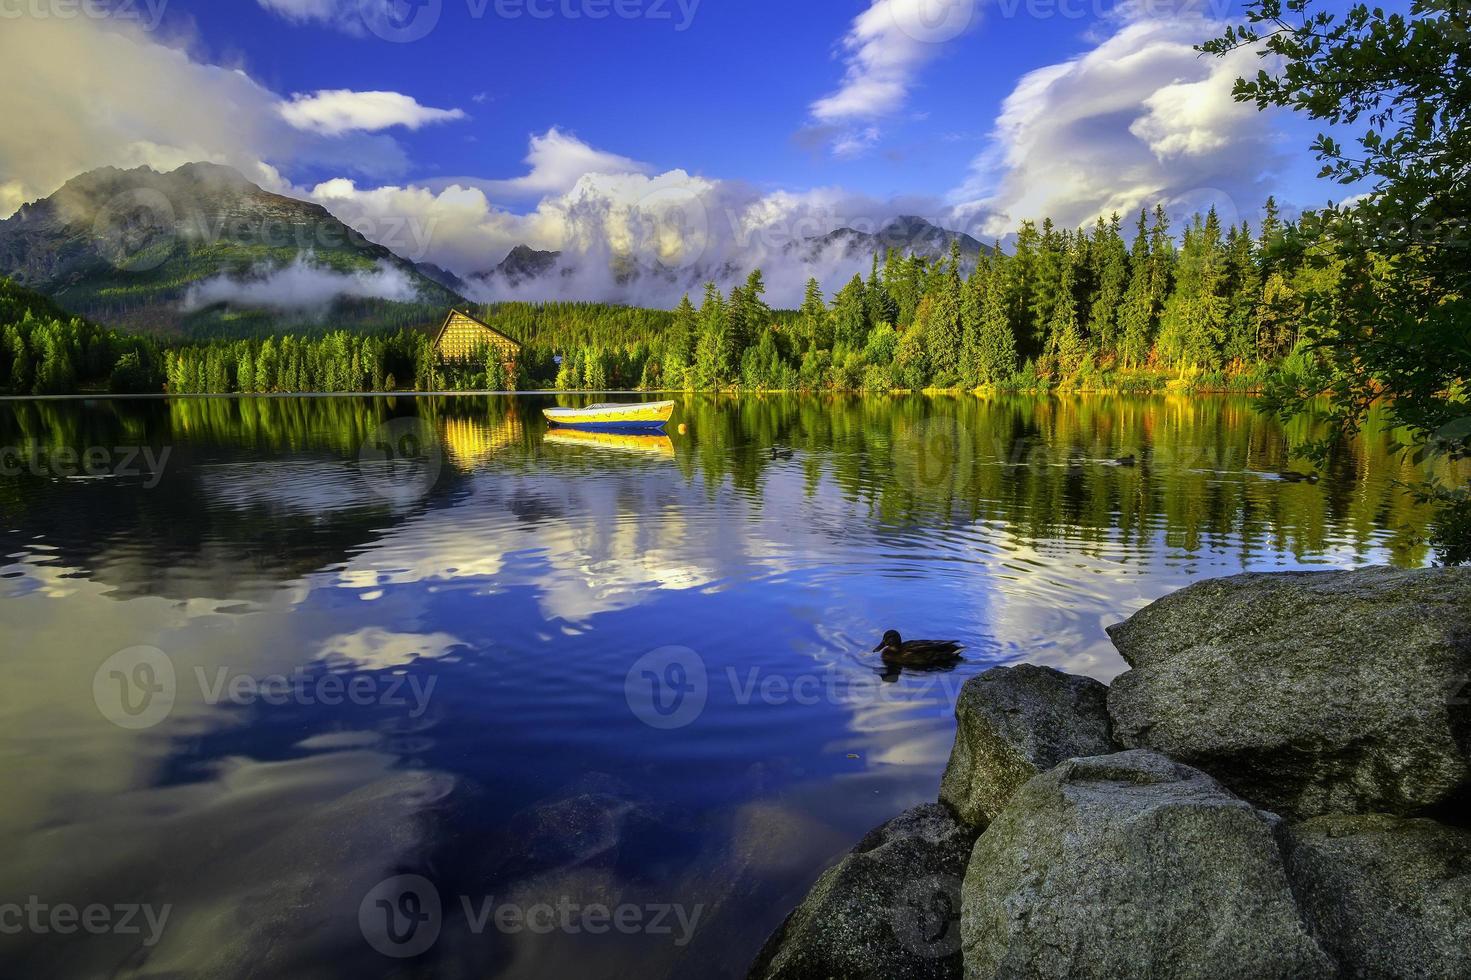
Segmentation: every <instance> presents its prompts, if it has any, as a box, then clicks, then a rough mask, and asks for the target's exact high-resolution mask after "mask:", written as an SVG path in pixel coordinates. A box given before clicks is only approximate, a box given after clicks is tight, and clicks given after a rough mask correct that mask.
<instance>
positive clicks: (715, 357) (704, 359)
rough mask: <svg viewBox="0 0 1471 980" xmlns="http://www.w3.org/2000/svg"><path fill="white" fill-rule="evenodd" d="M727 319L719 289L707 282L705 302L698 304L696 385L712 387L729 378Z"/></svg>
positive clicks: (698, 386) (718, 385) (709, 388)
mask: <svg viewBox="0 0 1471 980" xmlns="http://www.w3.org/2000/svg"><path fill="white" fill-rule="evenodd" d="M729 321H730V317H729V316H728V315H727V310H726V308H725V300H724V298H723V297H722V296H721V295H720V289H719V288H718V287H717V286H716V285H715V284H714V283H713V282H712V283H706V285H705V301H704V302H703V303H702V304H701V305H700V339H699V343H698V345H697V346H696V348H695V387H697V388H701V389H704V390H713V389H716V388H719V387H720V386H721V384H722V383H724V382H726V381H727V380H729V379H730V378H731V377H732V372H730V370H729V364H730V350H729V345H730V336H729V329H730V322H729Z"/></svg>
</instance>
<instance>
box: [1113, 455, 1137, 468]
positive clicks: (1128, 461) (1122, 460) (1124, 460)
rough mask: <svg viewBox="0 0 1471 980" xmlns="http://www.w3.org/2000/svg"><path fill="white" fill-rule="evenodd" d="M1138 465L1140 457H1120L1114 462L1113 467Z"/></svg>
mask: <svg viewBox="0 0 1471 980" xmlns="http://www.w3.org/2000/svg"><path fill="white" fill-rule="evenodd" d="M1138 463H1139V457H1137V456H1133V455H1130V456H1120V457H1119V458H1118V459H1116V460H1114V461H1113V465H1115V466H1136V465H1138Z"/></svg>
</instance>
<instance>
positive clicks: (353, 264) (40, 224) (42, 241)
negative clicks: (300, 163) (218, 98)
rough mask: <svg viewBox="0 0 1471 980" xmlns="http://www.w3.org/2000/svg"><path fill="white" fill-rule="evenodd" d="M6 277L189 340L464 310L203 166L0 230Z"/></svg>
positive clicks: (344, 236)
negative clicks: (455, 308)
mask: <svg viewBox="0 0 1471 980" xmlns="http://www.w3.org/2000/svg"><path fill="white" fill-rule="evenodd" d="M0 274H4V275H7V276H9V277H10V278H11V279H13V280H14V281H16V282H17V283H20V284H21V285H24V286H27V287H29V288H31V289H34V290H36V291H38V292H41V293H44V294H45V295H47V296H50V297H51V298H52V299H54V300H55V301H56V302H57V303H59V304H61V305H62V306H63V307H65V308H66V309H68V310H70V311H72V312H73V313H78V314H81V315H84V316H88V317H91V318H93V319H96V320H99V321H102V322H106V323H109V324H111V325H115V326H121V327H126V328H131V329H137V330H143V331H146V332H154V333H165V334H170V333H172V334H181V333H182V334H186V335H194V336H197V335H220V334H224V335H244V334H250V333H257V332H261V331H262V330H269V329H271V328H272V327H273V326H275V325H276V324H279V323H281V322H282V321H286V322H290V323H293V324H296V323H301V324H306V325H310V324H323V323H331V324H332V325H334V326H339V325H340V326H346V327H349V328H353V329H371V328H374V327H381V326H394V325H407V324H414V323H418V322H420V321H423V320H425V319H426V318H427V319H432V318H433V316H435V315H438V314H440V313H442V311H443V310H444V309H446V308H447V307H449V306H451V305H454V304H456V303H459V302H462V297H460V296H459V295H458V293H457V292H456V291H454V290H453V289H449V288H446V287H445V286H444V285H443V284H441V283H440V282H438V281H436V280H435V279H434V278H432V277H431V276H429V275H426V274H425V273H424V272H421V271H420V270H419V269H418V268H417V267H415V266H414V265H413V264H412V263H410V262H408V261H406V260H404V259H402V258H400V257H399V256H398V255H396V254H394V253H393V252H392V251H391V250H389V249H388V248H385V247H384V246H382V245H379V244H377V243H374V242H371V241H369V240H368V239H366V238H364V237H363V236H362V235H361V234H359V233H358V232H357V231H355V230H353V229H352V228H349V227H348V226H347V225H345V224H343V223H342V222H341V221H339V220H338V219H337V218H335V217H333V216H332V214H331V213H330V212H328V211H327V210H326V209H325V208H323V207H321V206H319V205H316V204H311V203H309V202H306V201H299V200H296V199H295V198H290V197H285V196H282V195H280V194H272V193H270V192H268V191H265V190H262V189H261V188H260V187H258V186H256V185H255V184H253V183H251V182H250V181H249V180H247V179H246V178H245V177H244V176H242V175H241V174H240V173H239V172H238V171H235V170H232V169H230V168H229V167H221V166H216V165H214V164H207V163H193V164H188V165H186V166H183V167H180V168H179V169H177V170H175V171H173V172H171V173H166V174H161V173H157V172H155V171H153V170H151V169H149V168H147V167H142V168H139V169H136V170H117V169H114V168H104V169H101V170H94V171H90V172H88V173H85V174H82V175H81V176H79V177H76V178H73V179H72V180H70V181H68V182H67V183H66V185H65V186H63V187H62V188H61V189H60V190H58V191H57V192H56V193H55V194H53V195H51V196H50V197H48V198H45V199H44V200H41V201H37V202H35V203H32V204H27V205H25V206H23V207H22V208H21V209H20V210H19V211H17V212H16V213H15V214H14V215H12V216H11V217H10V218H8V219H6V220H4V221H0Z"/></svg>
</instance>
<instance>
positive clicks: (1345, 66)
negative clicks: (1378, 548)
mask: <svg viewBox="0 0 1471 980" xmlns="http://www.w3.org/2000/svg"><path fill="white" fill-rule="evenodd" d="M1246 16H1247V23H1246V24H1244V25H1242V26H1238V27H1232V28H1229V29H1228V30H1227V31H1226V32H1225V33H1224V35H1223V36H1221V37H1219V38H1216V39H1215V40H1212V41H1210V42H1208V43H1206V44H1204V45H1202V50H1204V51H1207V52H1210V53H1213V54H1217V55H1222V54H1225V53H1227V52H1229V51H1232V50H1235V49H1237V48H1241V47H1251V48H1254V49H1256V50H1257V51H1258V52H1259V53H1260V54H1262V55H1263V56H1264V59H1265V61H1264V65H1265V67H1264V68H1263V69H1262V70H1261V71H1260V72H1259V73H1258V74H1257V76H1256V77H1255V78H1243V79H1238V81H1237V83H1236V86H1235V97H1236V99H1237V100H1238V101H1241V102H1255V103H1256V104H1257V106H1258V107H1259V108H1263V109H1265V108H1267V107H1269V106H1287V107H1290V108H1292V109H1295V110H1297V111H1300V112H1303V113H1306V114H1307V115H1308V116H1310V117H1312V118H1314V119H1319V120H1322V121H1323V122H1324V123H1327V124H1329V125H1331V126H1335V127H1352V126H1364V127H1365V128H1364V131H1363V133H1362V135H1360V136H1358V137H1357V147H1356V148H1346V147H1345V146H1343V145H1342V144H1341V143H1339V142H1338V141H1337V140H1336V139H1335V138H1334V137H1333V136H1331V135H1328V134H1323V135H1320V136H1319V137H1318V138H1317V140H1316V142H1315V143H1314V150H1315V151H1316V153H1317V155H1318V157H1319V159H1320V160H1322V162H1323V169H1322V172H1321V176H1323V177H1326V178H1329V179H1331V180H1334V181H1337V182H1339V183H1341V184H1346V185H1353V186H1354V187H1355V188H1362V189H1363V190H1362V193H1360V194H1358V195H1356V196H1355V198H1354V199H1353V203H1352V204H1349V205H1340V206H1337V207H1330V208H1326V209H1324V210H1322V211H1318V212H1315V213H1312V214H1308V215H1305V216H1304V217H1303V219H1302V220H1301V222H1299V223H1298V224H1297V226H1296V227H1293V228H1288V229H1286V230H1285V232H1284V235H1283V239H1282V242H1281V244H1280V247H1279V248H1278V249H1277V250H1276V254H1277V255H1280V256H1282V257H1283V258H1284V259H1286V260H1288V261H1291V262H1294V263H1300V264H1301V265H1302V266H1304V267H1305V268H1308V269H1311V270H1317V271H1318V272H1319V273H1320V274H1321V277H1322V278H1321V279H1319V278H1317V277H1313V276H1309V277H1306V278H1305V279H1304V286H1305V288H1304V289H1303V290H1302V291H1301V293H1300V295H1299V296H1298V300H1299V302H1300V309H1301V314H1302V330H1303V335H1304V338H1305V340H1306V342H1307V344H1308V345H1309V346H1310V349H1311V351H1312V352H1313V354H1314V355H1315V356H1314V358H1313V359H1312V360H1311V361H1307V362H1304V364H1303V365H1301V368H1302V369H1301V370H1295V371H1286V372H1283V375H1282V376H1281V378H1280V379H1279V381H1278V383H1276V384H1274V385H1273V387H1272V389H1271V391H1270V392H1269V398H1268V405H1269V407H1271V408H1273V409H1275V410H1276V411H1278V412H1279V413H1281V414H1282V415H1284V416H1289V417H1290V416H1293V415H1296V414H1298V413H1300V412H1302V411H1304V410H1306V409H1307V408H1308V407H1309V404H1310V402H1312V401H1313V400H1314V399H1316V398H1318V397H1319V396H1322V395H1328V396H1330V397H1331V402H1330V406H1331V407H1330V408H1329V409H1328V412H1329V413H1330V416H1331V418H1332V419H1333V420H1334V421H1335V422H1336V423H1337V426H1338V428H1339V429H1340V430H1353V429H1355V428H1357V427H1358V426H1359V425H1360V424H1361V423H1362V421H1363V419H1364V418H1365V417H1366V416H1367V414H1368V412H1369V410H1370V407H1371V406H1372V405H1374V404H1375V403H1376V402H1379V401H1381V400H1383V401H1385V402H1386V403H1387V404H1388V406H1389V411H1390V412H1391V413H1392V417H1393V420H1394V421H1395V422H1396V423H1398V424H1400V425H1403V426H1404V427H1405V428H1406V430H1407V431H1408V433H1409V448H1410V450H1411V451H1412V452H1414V453H1415V454H1416V455H1417V456H1420V457H1424V456H1427V455H1429V456H1438V457H1442V458H1444V459H1446V460H1448V461H1450V462H1451V463H1452V464H1455V463H1457V462H1459V461H1462V460H1465V459H1466V458H1467V457H1468V456H1471V404H1468V391H1467V382H1468V379H1471V241H1468V230H1467V221H1468V219H1471V132H1468V129H1467V122H1468V120H1467V114H1468V113H1471V7H1468V5H1467V4H1465V3H1464V2H1462V0H1450V2H1445V0H1413V2H1412V3H1411V5H1410V9H1409V13H1408V14H1407V15H1406V14H1402V13H1390V12H1387V11H1385V10H1383V9H1380V8H1370V7H1368V6H1366V5H1363V4H1358V5H1355V6H1353V7H1351V8H1350V9H1349V10H1348V11H1347V12H1346V13H1343V14H1334V13H1328V12H1326V11H1323V10H1315V9H1313V4H1312V3H1311V2H1310V0H1289V2H1287V3H1285V4H1284V3H1283V2H1282V0H1257V2H1255V3H1252V4H1251V5H1249V7H1248V9H1247V14H1246ZM1270 292H1271V290H1270V288H1269V293H1270ZM1330 446H1331V443H1330V442H1327V441H1319V442H1315V443H1309V444H1306V445H1305V446H1304V447H1303V448H1304V450H1305V451H1306V452H1307V453H1308V454H1309V455H1310V456H1312V457H1313V458H1315V459H1318V460H1322V459H1324V458H1325V456H1326V455H1327V453H1328V452H1329V449H1330ZM1415 490H1416V492H1417V493H1419V494H1420V495H1422V496H1425V497H1428V498H1433V499H1435V500H1437V501H1439V502H1440V503H1441V504H1442V507H1443V509H1442V515H1443V516H1442V519H1441V522H1440V524H1439V538H1440V540H1439V542H1438V544H1439V546H1440V548H1441V553H1442V555H1443V556H1444V557H1445V558H1446V559H1447V560H1450V561H1456V562H1466V561H1471V493H1468V488H1467V486H1466V485H1465V484H1464V483H1461V484H1455V483H1452V482H1447V481H1444V480H1442V481H1435V482H1430V483H1426V484H1421V485H1419V486H1417V487H1416V488H1415Z"/></svg>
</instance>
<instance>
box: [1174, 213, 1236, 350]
mask: <svg viewBox="0 0 1471 980" xmlns="http://www.w3.org/2000/svg"><path fill="white" fill-rule="evenodd" d="M1220 253H1221V226H1220V222H1219V219H1218V218H1217V217H1216V213H1215V210H1214V209H1212V210H1211V213H1210V216H1209V218H1208V219H1205V220H1202V219H1201V217H1200V215H1198V214H1197V215H1196V216H1195V218H1194V220H1193V221H1192V223H1191V225H1190V227H1189V228H1187V229H1186V230H1185V241H1184V244H1183V246H1182V247H1181V252H1180V259H1179V264H1178V266H1177V268H1176V281H1175V289H1174V291H1173V292H1172V293H1171V294H1170V296H1169V299H1168V301H1167V302H1166V303H1165V308H1164V313H1163V315H1162V316H1161V318H1160V331H1159V352H1160V357H1161V358H1162V359H1163V360H1164V361H1165V362H1166V363H1167V364H1170V365H1172V366H1174V367H1176V368H1187V367H1195V366H1200V365H1207V366H1215V365H1216V364H1217V363H1218V362H1219V356H1218V354H1217V351H1218V350H1219V347H1218V344H1219V342H1220V339H1221V338H1222V337H1224V335H1225V324H1226V303H1225V301H1224V300H1223V299H1222V298H1221V295H1220V286H1221V282H1222V279H1223V276H1222V268H1221V265H1222V263H1221V254H1220Z"/></svg>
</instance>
